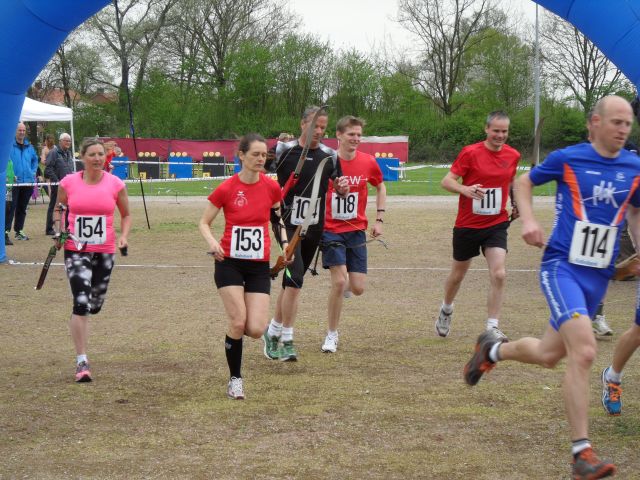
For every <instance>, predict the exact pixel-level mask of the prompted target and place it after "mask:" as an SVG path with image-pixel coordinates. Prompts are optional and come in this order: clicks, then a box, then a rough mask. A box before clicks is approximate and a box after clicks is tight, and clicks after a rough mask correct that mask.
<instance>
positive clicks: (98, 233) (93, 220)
mask: <svg viewBox="0 0 640 480" xmlns="http://www.w3.org/2000/svg"><path fill="white" fill-rule="evenodd" d="M74 230H75V231H74V235H75V236H76V237H77V238H78V241H79V242H82V243H86V244H87V245H103V244H105V243H106V242H107V217H106V216H105V215H92V216H88V215H86V216H85V215H78V216H77V217H76V219H75V228H74Z"/></svg>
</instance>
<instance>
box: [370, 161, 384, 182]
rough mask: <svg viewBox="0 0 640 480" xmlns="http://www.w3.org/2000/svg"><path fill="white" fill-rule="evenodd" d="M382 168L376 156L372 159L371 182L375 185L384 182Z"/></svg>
mask: <svg viewBox="0 0 640 480" xmlns="http://www.w3.org/2000/svg"><path fill="white" fill-rule="evenodd" d="M383 180H384V179H383V176H382V170H381V169H380V165H378V162H376V159H375V158H372V159H371V172H369V183H370V184H371V185H373V186H374V187H375V186H377V185H380V184H381V183H382V182H383Z"/></svg>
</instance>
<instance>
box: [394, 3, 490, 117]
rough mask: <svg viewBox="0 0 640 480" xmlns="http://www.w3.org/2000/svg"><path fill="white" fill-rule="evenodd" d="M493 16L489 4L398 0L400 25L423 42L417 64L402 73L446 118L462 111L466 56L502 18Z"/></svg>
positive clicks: (404, 60) (404, 61) (412, 64)
mask: <svg viewBox="0 0 640 480" xmlns="http://www.w3.org/2000/svg"><path fill="white" fill-rule="evenodd" d="M494 13H495V11H494V7H493V6H492V4H491V1H490V0H444V1H443V0H399V17H398V21H399V22H400V24H401V25H403V26H404V27H405V28H406V29H407V30H409V31H410V32H411V33H413V34H414V35H415V36H416V37H417V39H418V40H419V41H420V46H419V47H418V48H419V51H418V62H417V63H414V62H411V63H410V65H411V68H408V69H407V68H405V69H404V70H403V73H404V74H405V75H407V76H409V77H410V78H411V79H412V81H413V82H414V85H415V86H417V87H418V88H419V89H420V91H421V92H422V94H423V95H425V96H426V97H427V98H429V99H430V100H431V101H432V102H433V103H434V104H435V105H436V106H437V107H438V108H439V109H440V110H441V111H442V112H443V113H444V114H445V115H447V116H448V115H451V114H452V113H454V112H455V111H456V110H457V109H458V108H459V107H460V104H459V103H456V102H455V100H454V95H455V94H456V92H457V91H458V90H459V88H460V86H461V84H462V82H463V80H464V76H465V68H466V65H465V63H464V60H465V54H466V52H467V51H468V50H469V49H470V48H472V47H473V46H475V45H477V44H478V43H480V42H481V41H482V40H483V38H484V37H483V32H485V31H488V27H493V26H494V23H495V22H496V20H497V19H499V18H501V16H495V15H494ZM403 63H404V64H405V65H406V59H403Z"/></svg>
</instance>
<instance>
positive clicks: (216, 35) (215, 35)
mask: <svg viewBox="0 0 640 480" xmlns="http://www.w3.org/2000/svg"><path fill="white" fill-rule="evenodd" d="M285 5H286V2H285V1H284V0H182V2H181V6H180V18H181V20H180V23H179V24H178V25H177V27H176V28H178V29H180V30H182V31H184V32H188V34H189V38H188V39H184V40H183V42H184V43H186V44H188V45H190V46H191V47H192V48H197V51H194V53H196V55H197V59H198V61H197V63H196V64H194V65H192V67H193V68H195V69H197V70H199V71H200V73H203V74H204V73H206V75H205V77H206V76H208V77H209V78H210V79H212V80H213V81H212V83H213V85H214V86H215V87H216V88H224V86H225V85H226V83H227V80H228V79H227V73H226V68H227V58H228V56H229V54H231V53H233V52H234V51H236V50H237V49H238V47H239V45H240V44H241V43H242V42H243V41H245V40H253V41H256V42H257V43H260V44H262V45H274V44H275V43H276V42H277V41H278V39H280V38H282V36H283V34H284V30H285V27H286V26H287V25H288V24H289V23H291V22H293V24H295V23H296V22H297V20H296V17H295V16H292V15H291V14H289V13H288V11H287V10H286V8H285Z"/></svg>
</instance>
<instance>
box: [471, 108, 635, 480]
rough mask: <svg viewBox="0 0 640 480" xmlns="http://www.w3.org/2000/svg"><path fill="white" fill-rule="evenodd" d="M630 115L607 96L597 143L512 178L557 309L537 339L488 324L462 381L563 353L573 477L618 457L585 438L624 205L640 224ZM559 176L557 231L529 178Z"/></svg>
mask: <svg viewBox="0 0 640 480" xmlns="http://www.w3.org/2000/svg"><path fill="white" fill-rule="evenodd" d="M632 120H633V116H632V111H631V106H630V105H629V103H628V102H627V101H626V100H625V99H623V98H621V97H618V96H608V97H605V98H603V99H601V100H599V101H598V102H597V104H596V105H595V107H594V112H593V116H592V125H591V136H592V143H591V144H589V143H582V144H579V145H574V146H572V147H568V148H565V149H562V150H557V151H555V152H552V153H551V154H550V155H549V156H548V157H547V158H546V159H545V161H544V163H542V164H541V165H539V166H537V167H535V168H534V169H532V170H531V172H530V173H528V174H525V175H522V176H521V177H520V178H519V179H518V180H517V181H516V201H517V204H518V208H519V210H520V218H521V221H522V237H523V239H524V240H525V242H526V243H528V244H529V245H533V246H537V247H540V248H542V247H545V250H544V254H543V257H542V264H541V266H540V286H541V289H542V292H543V294H544V295H545V297H546V299H547V303H548V304H549V309H550V311H551V318H550V320H549V326H548V327H547V329H546V331H545V333H544V335H543V336H542V338H541V339H538V338H530V337H526V338H521V339H519V340H517V341H514V342H508V343H507V342H505V341H503V340H502V339H500V338H497V337H495V336H493V335H492V334H491V332H485V333H483V334H482V335H481V336H480V337H479V338H478V344H477V345H476V351H475V353H474V355H473V357H472V358H471V360H470V361H469V363H467V365H466V366H465V370H464V374H465V380H466V381H467V383H469V384H470V385H475V384H476V383H477V382H478V381H479V380H480V377H481V376H482V374H483V373H485V372H487V371H489V370H490V369H491V368H493V367H494V366H495V364H496V363H497V362H498V361H499V360H515V361H518V362H522V363H531V364H536V365H540V366H542V367H545V368H553V367H554V366H555V365H556V364H557V363H558V362H559V361H560V360H561V359H562V358H564V357H567V366H566V372H565V377H564V382H563V396H564V406H565V411H566V412H567V420H568V422H569V426H570V434H571V440H572V453H573V456H574V461H573V475H574V477H573V478H603V477H605V476H609V475H612V474H614V473H615V466H614V465H613V464H612V463H610V462H606V461H601V460H599V459H598V458H597V457H596V455H595V454H594V453H593V450H592V449H591V443H590V441H589V439H588V416H587V412H588V406H589V371H590V369H591V364H592V363H593V361H594V359H595V356H596V341H595V337H594V335H593V332H592V330H591V319H590V316H592V315H593V314H594V312H595V309H596V308H597V306H598V303H599V302H600V301H601V299H602V298H603V297H604V294H605V292H606V289H607V285H608V282H609V279H610V278H611V276H612V275H613V272H614V266H613V260H614V259H615V258H616V255H617V252H618V243H619V237H620V228H621V227H622V226H623V224H624V221H625V215H627V213H628V217H627V218H628V221H629V225H630V230H631V231H632V232H636V231H637V229H638V225H639V224H640V189H639V188H638V187H639V184H640V159H639V158H638V156H637V155H635V154H633V153H631V152H629V151H627V150H624V149H623V146H624V144H625V142H626V140H627V137H628V136H629V133H630V131H631V124H632ZM550 181H555V182H556V184H557V191H556V216H555V221H554V224H553V230H552V232H551V236H550V237H549V239H548V240H547V241H546V242H545V238H544V233H543V230H542V228H541V226H540V224H539V223H538V222H537V220H536V219H535V217H534V214H533V208H532V192H533V187H534V186H536V185H541V184H544V183H547V182H550Z"/></svg>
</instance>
